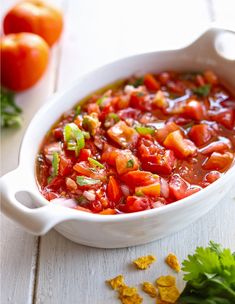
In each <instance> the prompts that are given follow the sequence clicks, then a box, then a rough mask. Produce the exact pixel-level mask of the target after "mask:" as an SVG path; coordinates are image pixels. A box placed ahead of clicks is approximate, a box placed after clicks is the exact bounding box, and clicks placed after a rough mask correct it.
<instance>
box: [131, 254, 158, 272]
mask: <svg viewBox="0 0 235 304" xmlns="http://www.w3.org/2000/svg"><path fill="white" fill-rule="evenodd" d="M156 260H157V259H156V257H155V256H153V255H146V256H142V257H140V258H138V259H136V260H134V261H133V263H134V264H135V265H136V267H137V268H138V269H141V270H144V269H147V268H149V266H150V265H151V264H152V263H154V262H155V261H156Z"/></svg>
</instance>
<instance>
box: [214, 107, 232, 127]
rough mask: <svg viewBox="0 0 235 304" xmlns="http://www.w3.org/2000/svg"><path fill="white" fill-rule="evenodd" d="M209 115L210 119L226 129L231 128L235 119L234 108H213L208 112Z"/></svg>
mask: <svg viewBox="0 0 235 304" xmlns="http://www.w3.org/2000/svg"><path fill="white" fill-rule="evenodd" d="M209 115H210V119H211V120H214V121H216V122H218V123H220V124H221V125H223V126H224V127H225V128H227V129H231V130H232V129H233V127H234V121H235V114H234V109H220V110H213V111H210V112H209Z"/></svg>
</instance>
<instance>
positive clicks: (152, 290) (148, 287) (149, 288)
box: [142, 282, 157, 298]
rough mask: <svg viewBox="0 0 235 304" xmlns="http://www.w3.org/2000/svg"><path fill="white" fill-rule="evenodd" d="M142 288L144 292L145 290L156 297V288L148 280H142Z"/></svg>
mask: <svg viewBox="0 0 235 304" xmlns="http://www.w3.org/2000/svg"><path fill="white" fill-rule="evenodd" d="M142 289H143V291H144V292H146V293H147V294H148V295H150V297H152V298H156V297H157V290H156V288H155V287H154V286H153V284H152V283H150V282H144V283H143V284H142Z"/></svg>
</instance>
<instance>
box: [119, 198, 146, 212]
mask: <svg viewBox="0 0 235 304" xmlns="http://www.w3.org/2000/svg"><path fill="white" fill-rule="evenodd" d="M123 209H124V212H138V211H143V210H147V209H150V202H149V199H148V198H146V197H138V196H128V197H127V199H126V205H125V206H124V208H123Z"/></svg>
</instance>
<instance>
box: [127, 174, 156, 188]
mask: <svg viewBox="0 0 235 304" xmlns="http://www.w3.org/2000/svg"><path fill="white" fill-rule="evenodd" d="M156 178H157V179H158V177H154V175H153V174H152V173H150V172H147V171H139V170H137V171H131V172H128V173H126V174H125V175H123V176H122V180H123V181H124V182H125V183H126V184H127V185H129V186H132V187H138V186H147V185H150V184H153V183H154V182H155V181H156Z"/></svg>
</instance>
